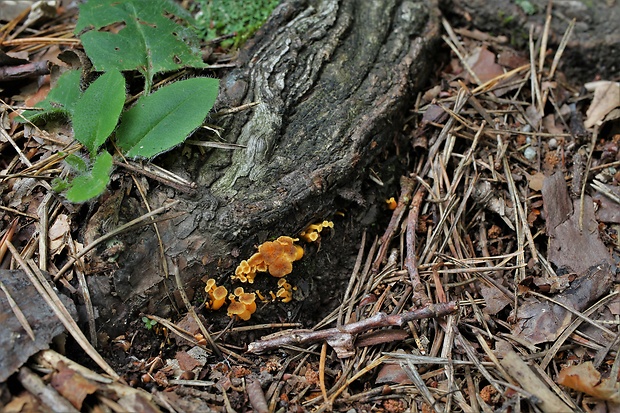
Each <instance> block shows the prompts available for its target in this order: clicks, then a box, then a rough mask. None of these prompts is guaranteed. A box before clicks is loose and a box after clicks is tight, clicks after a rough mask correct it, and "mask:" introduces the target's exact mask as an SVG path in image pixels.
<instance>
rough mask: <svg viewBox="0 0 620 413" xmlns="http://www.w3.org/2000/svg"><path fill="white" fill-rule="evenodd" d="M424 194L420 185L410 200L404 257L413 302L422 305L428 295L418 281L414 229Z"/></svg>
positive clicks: (423, 189)
mask: <svg viewBox="0 0 620 413" xmlns="http://www.w3.org/2000/svg"><path fill="white" fill-rule="evenodd" d="M424 195H426V188H424V187H423V186H420V189H418V191H417V192H416V194H415V196H414V197H413V201H411V209H410V210H409V216H408V217H407V233H406V235H407V256H406V257H405V268H407V273H408V274H409V280H410V281H411V288H412V289H413V303H414V304H415V305H416V306H418V307H422V306H424V305H425V304H427V303H428V301H429V300H428V297H426V294H425V293H424V286H423V285H422V283H421V282H420V273H419V272H418V260H417V258H416V255H415V250H416V247H415V230H416V228H417V227H418V218H419V216H420V205H421V204H422V200H423V199H424Z"/></svg>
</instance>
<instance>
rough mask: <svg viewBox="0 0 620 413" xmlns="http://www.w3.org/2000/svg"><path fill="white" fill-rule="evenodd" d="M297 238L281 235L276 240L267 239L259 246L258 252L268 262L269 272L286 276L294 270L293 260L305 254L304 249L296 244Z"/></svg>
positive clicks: (277, 275)
mask: <svg viewBox="0 0 620 413" xmlns="http://www.w3.org/2000/svg"><path fill="white" fill-rule="evenodd" d="M295 241H296V239H293V238H291V237H285V236H282V237H279V238H278V239H277V240H275V241H267V242H265V243H263V244H262V245H261V246H259V247H258V252H259V254H260V255H261V257H262V258H263V260H264V262H265V264H267V267H268V270H269V274H271V275H272V276H274V277H278V278H279V277H284V276H285V275H287V274H290V273H291V272H292V271H293V261H297V260H299V259H301V258H302V257H303V256H304V250H303V248H302V247H300V246H299V245H295V244H294V242H295Z"/></svg>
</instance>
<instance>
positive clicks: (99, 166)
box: [67, 151, 113, 203]
mask: <svg viewBox="0 0 620 413" xmlns="http://www.w3.org/2000/svg"><path fill="white" fill-rule="evenodd" d="M112 161H113V159H112V155H110V154H109V153H107V152H105V151H104V152H101V153H100V154H99V155H98V156H97V158H96V159H95V162H94V163H93V168H92V169H91V171H90V172H87V173H84V174H81V175H78V176H76V177H75V178H74V179H73V181H71V183H70V184H69V186H70V188H69V190H68V191H67V199H68V200H69V201H71V202H74V203H78V202H85V201H88V200H89V199H91V198H94V197H96V196H99V195H101V194H102V193H103V191H105V188H106V186H108V182H110V172H112Z"/></svg>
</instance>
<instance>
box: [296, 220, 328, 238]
mask: <svg viewBox="0 0 620 413" xmlns="http://www.w3.org/2000/svg"><path fill="white" fill-rule="evenodd" d="M325 228H334V223H333V222H332V221H323V222H321V223H320V224H310V225H308V226H307V227H306V229H304V230H303V231H301V234H299V236H300V237H301V238H303V239H304V240H306V241H307V242H314V241H316V240H317V239H319V234H320V232H321V231H323V230H324V229H325Z"/></svg>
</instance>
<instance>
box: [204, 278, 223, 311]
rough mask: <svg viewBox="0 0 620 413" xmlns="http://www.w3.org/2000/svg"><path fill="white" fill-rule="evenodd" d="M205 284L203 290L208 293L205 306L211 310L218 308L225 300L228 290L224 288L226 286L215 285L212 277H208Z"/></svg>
mask: <svg viewBox="0 0 620 413" xmlns="http://www.w3.org/2000/svg"><path fill="white" fill-rule="evenodd" d="M206 284H207V285H206V287H205V291H206V292H207V294H208V295H209V302H208V303H207V307H208V308H210V309H211V310H219V309H220V308H221V307H222V306H223V305H224V303H225V302H226V295H227V294H228V290H226V287H224V286H223V285H220V286H219V287H218V286H217V285H215V280H214V279H213V278H209V279H208V280H207V282H206Z"/></svg>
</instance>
